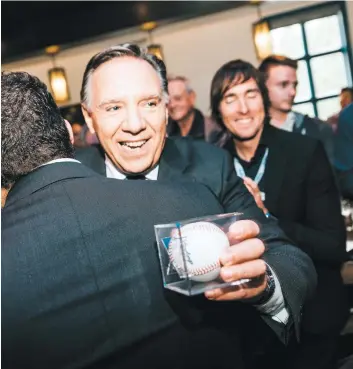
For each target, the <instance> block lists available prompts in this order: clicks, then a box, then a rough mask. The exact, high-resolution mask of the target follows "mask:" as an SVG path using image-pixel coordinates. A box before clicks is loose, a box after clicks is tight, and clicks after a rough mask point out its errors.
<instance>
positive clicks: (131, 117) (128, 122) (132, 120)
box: [122, 107, 146, 134]
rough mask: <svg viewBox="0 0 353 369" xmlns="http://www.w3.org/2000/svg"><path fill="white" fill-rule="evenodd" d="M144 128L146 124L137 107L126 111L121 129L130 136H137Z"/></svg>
mask: <svg viewBox="0 0 353 369" xmlns="http://www.w3.org/2000/svg"><path fill="white" fill-rule="evenodd" d="M145 128H146V123H145V120H144V119H143V116H142V114H141V113H140V111H139V109H138V108H137V107H136V108H135V107H134V108H130V109H128V111H127V115H126V119H125V121H124V124H123V126H122V129H123V130H124V131H127V132H130V133H132V134H137V133H139V132H141V131H142V130H144V129H145Z"/></svg>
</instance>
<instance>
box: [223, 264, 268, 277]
mask: <svg viewBox="0 0 353 369" xmlns="http://www.w3.org/2000/svg"><path fill="white" fill-rule="evenodd" d="M265 272H266V264H265V262H264V261H263V260H261V259H257V260H251V261H247V262H245V263H241V264H237V265H231V266H227V267H223V268H221V274H220V275H221V278H222V279H223V280H224V281H225V282H234V281H239V280H240V279H252V278H256V277H260V276H262V275H263V274H265Z"/></svg>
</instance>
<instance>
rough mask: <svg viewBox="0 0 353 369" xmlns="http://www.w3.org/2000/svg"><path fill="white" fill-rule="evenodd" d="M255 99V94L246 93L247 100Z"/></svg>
mask: <svg viewBox="0 0 353 369" xmlns="http://www.w3.org/2000/svg"><path fill="white" fill-rule="evenodd" d="M255 97H257V93H256V92H250V93H248V98H249V99H255Z"/></svg>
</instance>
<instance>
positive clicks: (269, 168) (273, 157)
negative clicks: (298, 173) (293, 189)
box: [264, 126, 287, 212]
mask: <svg viewBox="0 0 353 369" xmlns="http://www.w3.org/2000/svg"><path fill="white" fill-rule="evenodd" d="M266 143H267V146H268V148H269V153H268V159H267V163H266V171H265V178H264V179H265V183H264V188H265V194H266V200H265V205H266V207H268V208H269V209H271V211H273V212H276V210H277V205H278V199H279V195H280V193H281V187H282V182H283V178H284V168H285V167H286V162H287V158H286V155H285V152H286V150H285V148H284V147H283V145H284V144H285V143H284V141H283V140H282V139H281V138H280V137H277V129H276V128H273V127H271V126H267V127H266Z"/></svg>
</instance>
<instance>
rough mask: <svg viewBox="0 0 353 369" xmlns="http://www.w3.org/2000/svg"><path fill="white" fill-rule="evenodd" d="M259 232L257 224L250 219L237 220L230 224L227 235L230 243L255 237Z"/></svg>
mask: <svg viewBox="0 0 353 369" xmlns="http://www.w3.org/2000/svg"><path fill="white" fill-rule="evenodd" d="M259 232H260V228H259V226H258V225H257V224H256V223H255V222H254V221H252V220H238V221H236V222H234V223H233V224H231V225H230V227H229V230H228V233H227V236H228V238H229V242H230V243H231V244H234V243H238V242H241V241H243V240H246V239H249V238H256V237H257V235H258V234H259Z"/></svg>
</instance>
